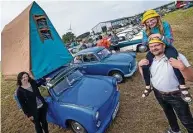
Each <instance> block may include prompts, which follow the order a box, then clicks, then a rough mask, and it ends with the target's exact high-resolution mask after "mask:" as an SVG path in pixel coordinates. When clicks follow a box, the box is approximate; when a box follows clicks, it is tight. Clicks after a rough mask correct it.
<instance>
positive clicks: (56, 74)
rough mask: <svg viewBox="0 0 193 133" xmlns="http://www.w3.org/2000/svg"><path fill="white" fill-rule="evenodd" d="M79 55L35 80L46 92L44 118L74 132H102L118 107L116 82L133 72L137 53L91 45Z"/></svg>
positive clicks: (118, 95)
mask: <svg viewBox="0 0 193 133" xmlns="http://www.w3.org/2000/svg"><path fill="white" fill-rule="evenodd" d="M78 56H79V57H81V58H79V59H81V62H80V63H75V62H74V60H73V61H72V62H71V63H69V64H66V65H65V66H62V67H60V68H58V69H57V70H55V71H53V72H51V73H50V74H48V75H46V76H44V77H42V78H41V79H39V80H37V82H38V83H39V84H41V85H42V87H43V88H44V89H45V90H46V92H47V95H46V96H44V98H45V100H46V102H47V103H48V113H47V120H48V122H49V123H53V124H56V125H59V126H60V127H63V128H67V127H71V129H72V130H73V131H74V132H75V133H103V132H104V131H105V130H106V128H107V127H108V125H109V124H110V123H111V122H112V121H113V120H114V119H115V117H116V115H117V113H118V110H119V105H120V92H119V89H118V86H117V83H121V82H123V81H124V79H125V78H126V77H130V76H132V75H133V74H134V72H135V71H136V69H137V63H136V59H135V58H136V55H135V53H133V52H131V53H115V54H112V53H111V52H110V51H109V50H107V49H105V48H103V47H92V48H87V49H85V50H81V51H80V52H78V53H77V54H75V57H74V59H76V57H78ZM47 78H49V79H50V80H49V81H46V80H45V79H47ZM42 79H43V80H42ZM99 96H100V98H99ZM15 99H16V101H17V96H16V95H15ZM17 103H18V104H19V102H17Z"/></svg>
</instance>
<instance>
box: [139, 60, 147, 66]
mask: <svg viewBox="0 0 193 133" xmlns="http://www.w3.org/2000/svg"><path fill="white" fill-rule="evenodd" d="M148 64H149V61H148V60H147V59H142V60H140V61H139V63H138V65H139V67H141V66H144V65H148Z"/></svg>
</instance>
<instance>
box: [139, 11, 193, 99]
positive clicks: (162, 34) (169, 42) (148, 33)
mask: <svg viewBox="0 0 193 133" xmlns="http://www.w3.org/2000/svg"><path fill="white" fill-rule="evenodd" d="M142 23H143V24H144V25H145V30H144V31H143V39H142V43H143V44H144V45H148V42H149V41H150V40H152V39H155V38H158V39H160V40H161V41H163V42H164V44H166V49H165V55H166V57H167V58H168V59H170V58H171V57H173V58H175V59H177V57H178V52H177V50H176V49H175V48H174V47H173V35H172V30H171V27H170V25H169V23H167V22H165V21H164V22H162V20H161V17H160V15H159V14H158V13H156V11H154V10H148V11H146V12H145V13H144V14H143V19H142ZM146 58H147V59H148V61H149V63H148V65H144V66H143V67H142V69H143V76H144V80H145V84H146V89H145V91H144V93H143V95H142V97H146V96H148V95H149V93H150V92H151V90H152V88H151V86H150V72H149V67H150V66H151V63H152V61H153V58H154V55H153V54H152V53H151V52H148V54H147V55H146ZM173 69H174V73H175V75H176V77H177V79H178V81H179V84H180V86H179V89H180V90H181V92H182V97H184V98H183V99H184V101H186V102H191V101H192V98H191V97H189V93H188V92H187V88H186V86H185V80H184V77H183V75H182V74H181V72H180V71H179V69H176V68H173ZM187 93H188V94H187Z"/></svg>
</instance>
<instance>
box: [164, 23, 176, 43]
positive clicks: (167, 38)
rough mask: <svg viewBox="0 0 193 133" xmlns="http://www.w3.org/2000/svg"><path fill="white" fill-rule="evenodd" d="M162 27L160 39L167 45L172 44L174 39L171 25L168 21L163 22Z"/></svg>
mask: <svg viewBox="0 0 193 133" xmlns="http://www.w3.org/2000/svg"><path fill="white" fill-rule="evenodd" d="M163 28H164V35H163V36H162V38H161V40H162V41H163V42H164V43H165V44H166V45H167V46H171V45H172V44H173V41H174V39H173V32H172V29H171V26H170V24H169V23H167V22H163Z"/></svg>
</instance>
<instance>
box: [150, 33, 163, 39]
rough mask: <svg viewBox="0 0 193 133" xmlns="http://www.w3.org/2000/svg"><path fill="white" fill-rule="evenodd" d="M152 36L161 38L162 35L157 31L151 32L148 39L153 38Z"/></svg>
mask: <svg viewBox="0 0 193 133" xmlns="http://www.w3.org/2000/svg"><path fill="white" fill-rule="evenodd" d="M153 38H159V39H161V38H162V36H161V34H159V33H157V34H151V35H150V36H149V39H150V40H151V39H153Z"/></svg>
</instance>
